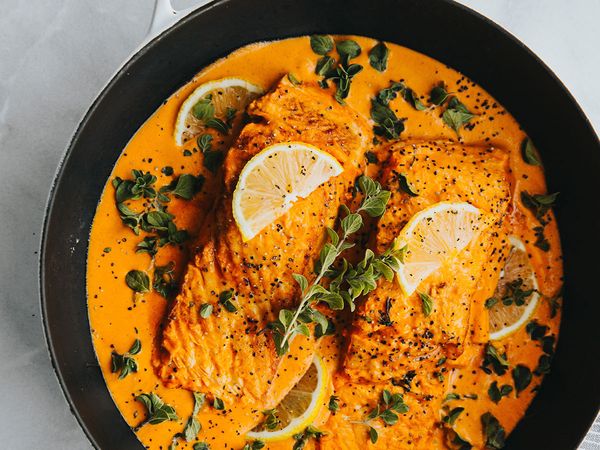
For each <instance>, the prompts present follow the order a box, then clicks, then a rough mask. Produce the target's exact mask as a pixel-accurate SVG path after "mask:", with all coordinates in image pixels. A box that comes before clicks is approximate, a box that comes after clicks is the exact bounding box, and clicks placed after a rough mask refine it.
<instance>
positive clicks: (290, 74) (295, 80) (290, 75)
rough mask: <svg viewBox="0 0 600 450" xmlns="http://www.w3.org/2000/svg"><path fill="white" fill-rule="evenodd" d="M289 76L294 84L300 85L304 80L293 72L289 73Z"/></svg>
mask: <svg viewBox="0 0 600 450" xmlns="http://www.w3.org/2000/svg"><path fill="white" fill-rule="evenodd" d="M287 78H288V80H290V83H292V84H293V85H294V86H300V85H301V84H302V81H300V80H299V79H298V78H297V77H296V75H294V74H293V73H292V72H289V73H288V74H287Z"/></svg>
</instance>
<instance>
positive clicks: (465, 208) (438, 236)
mask: <svg viewBox="0 0 600 450" xmlns="http://www.w3.org/2000/svg"><path fill="white" fill-rule="evenodd" d="M442 213H456V215H455V217H462V218H464V220H463V223H460V222H456V221H455V222H456V223H454V225H455V227H454V229H452V230H446V231H447V232H449V235H448V236H447V239H444V238H442V233H441V232H440V231H439V230H433V231H435V233H428V234H427V235H424V236H421V239H420V240H419V244H418V245H417V246H416V247H417V248H415V245H414V244H415V242H414V238H415V236H414V234H415V230H416V228H417V227H418V226H419V225H421V224H422V223H423V222H424V221H429V223H432V221H433V220H434V219H435V216H436V215H439V214H442ZM461 213H462V216H459V215H460V214H461ZM481 216H482V213H481V211H480V210H479V209H478V208H476V207H475V206H473V205H471V204H470V203H467V202H439V203H436V204H434V205H432V206H430V207H428V208H425V209H424V210H422V211H419V212H418V213H417V214H415V215H414V216H413V217H412V218H411V219H410V220H409V221H408V223H407V224H406V225H405V226H404V228H403V229H402V231H401V232H400V234H399V235H398V237H397V238H396V241H395V246H396V248H402V247H404V246H406V247H407V253H406V258H405V261H404V264H401V266H400V269H399V270H398V271H397V277H398V282H399V284H400V286H401V287H402V290H403V291H404V293H405V294H406V295H411V294H412V293H413V292H414V291H415V290H416V289H417V287H418V286H419V284H420V283H421V282H422V281H423V280H425V279H426V278H427V277H428V276H429V275H431V274H432V273H433V272H435V271H436V270H437V269H439V268H440V267H441V266H442V264H443V263H444V261H445V260H446V259H447V258H449V257H451V256H453V255H456V254H458V253H460V252H461V251H462V250H463V249H464V248H465V247H467V245H469V243H470V242H471V241H472V240H473V239H474V238H475V237H476V236H477V235H478V234H479V233H480V232H481V229H482V228H483V226H484V224H483V222H482V221H481V220H480V218H481ZM474 218H477V220H476V223H475V222H473V219H474ZM411 241H412V242H413V245H412V246H411ZM434 250H435V251H434ZM415 255H416V257H417V259H416V260H413V261H411V260H410V259H411V256H415Z"/></svg>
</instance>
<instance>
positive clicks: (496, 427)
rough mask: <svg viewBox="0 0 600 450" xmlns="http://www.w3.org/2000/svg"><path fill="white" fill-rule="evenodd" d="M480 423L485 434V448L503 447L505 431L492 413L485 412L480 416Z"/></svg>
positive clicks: (495, 448)
mask: <svg viewBox="0 0 600 450" xmlns="http://www.w3.org/2000/svg"><path fill="white" fill-rule="evenodd" d="M481 425H482V427H483V434H484V436H485V444H486V446H487V447H486V448H489V449H494V450H499V449H501V448H502V447H504V444H505V439H506V432H505V431H504V428H502V425H500V422H498V419H496V418H495V417H494V415H493V414H492V413H489V412H486V413H485V414H483V415H482V416H481Z"/></svg>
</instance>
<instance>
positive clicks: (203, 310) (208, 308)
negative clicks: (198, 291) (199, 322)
mask: <svg viewBox="0 0 600 450" xmlns="http://www.w3.org/2000/svg"><path fill="white" fill-rule="evenodd" d="M212 312H213V305H211V304H210V303H205V304H203V305H202V306H200V317H202V318H203V319H206V318H208V317H209V316H210V315H211V314H212Z"/></svg>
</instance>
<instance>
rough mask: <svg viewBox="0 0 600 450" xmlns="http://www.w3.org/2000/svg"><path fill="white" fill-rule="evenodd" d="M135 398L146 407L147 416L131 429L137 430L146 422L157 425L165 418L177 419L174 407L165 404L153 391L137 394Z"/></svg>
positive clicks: (165, 419)
mask: <svg viewBox="0 0 600 450" xmlns="http://www.w3.org/2000/svg"><path fill="white" fill-rule="evenodd" d="M135 399H136V400H137V401H138V402H141V403H142V404H143V405H144V406H145V407H146V416H147V417H146V419H145V420H144V421H143V422H142V423H140V424H139V425H138V426H137V427H135V428H134V429H133V430H134V431H138V430H139V429H140V428H142V427H143V426H144V425H146V424H148V423H149V424H150V425H157V424H159V423H162V422H165V421H167V420H171V421H175V420H178V419H179V418H178V417H177V414H176V413H175V409H174V408H173V407H172V406H170V405H167V404H166V403H165V402H164V401H163V400H162V399H161V398H160V397H159V396H158V395H156V394H155V393H154V392H150V393H148V394H141V395H138V396H137V397H136V398H135Z"/></svg>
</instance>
